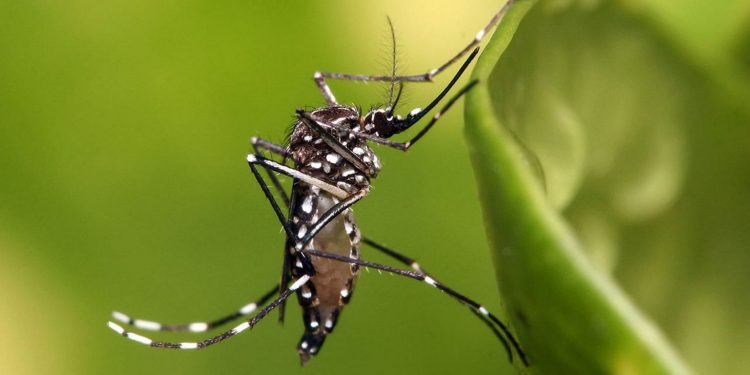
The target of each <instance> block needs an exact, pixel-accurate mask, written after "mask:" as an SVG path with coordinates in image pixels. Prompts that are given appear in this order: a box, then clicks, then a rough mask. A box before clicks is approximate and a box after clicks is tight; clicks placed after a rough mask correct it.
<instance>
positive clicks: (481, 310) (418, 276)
mask: <svg viewBox="0 0 750 375" xmlns="http://www.w3.org/2000/svg"><path fill="white" fill-rule="evenodd" d="M303 251H304V252H305V253H307V254H310V255H312V256H316V257H321V258H328V259H333V260H337V261H339V262H345V263H352V264H358V265H360V266H362V267H367V268H373V269H377V270H381V271H386V272H390V273H393V274H396V275H400V276H404V277H408V278H410V279H414V280H418V281H423V282H425V283H427V284H428V285H430V286H432V287H434V288H436V289H438V290H440V291H442V292H445V293H446V294H448V295H449V296H451V297H452V298H453V299H455V300H457V301H459V302H461V303H462V304H464V305H466V306H468V307H469V308H471V309H472V310H473V311H474V312H476V313H477V314H478V315H481V316H485V317H487V318H488V319H489V320H490V321H492V323H494V324H496V325H497V326H498V327H500V330H502V332H503V334H504V336H505V338H507V341H506V340H505V339H502V340H501V341H502V342H503V345H504V346H505V348H506V351H507V352H508V357H509V358H510V360H511V361H512V360H513V355H512V352H511V349H510V346H509V345H508V341H510V345H512V347H513V349H514V350H515V351H516V353H518V356H519V357H520V359H521V361H522V362H523V364H524V365H526V366H528V365H529V362H528V359H527V358H526V354H525V353H524V352H523V350H522V349H521V345H520V344H519V343H518V341H517V340H516V338H515V337H514V336H513V334H512V333H511V332H510V329H508V326H506V325H505V324H504V323H503V322H502V321H500V319H498V318H497V317H496V316H495V315H494V314H492V313H491V312H489V310H487V309H486V308H485V307H484V306H482V305H480V304H479V303H477V302H475V301H474V300H472V299H470V298H468V297H466V296H464V295H463V294H461V293H459V292H457V291H455V290H453V289H451V288H450V287H448V286H446V285H444V284H442V283H439V282H438V281H437V280H435V279H433V278H432V277H430V276H427V275H425V274H423V273H420V272H414V271H408V270H402V269H399V268H394V267H389V266H386V265H382V264H378V263H373V262H368V261H365V260H360V259H354V258H349V257H345V256H341V255H336V254H331V253H327V252H325V251H319V250H303Z"/></svg>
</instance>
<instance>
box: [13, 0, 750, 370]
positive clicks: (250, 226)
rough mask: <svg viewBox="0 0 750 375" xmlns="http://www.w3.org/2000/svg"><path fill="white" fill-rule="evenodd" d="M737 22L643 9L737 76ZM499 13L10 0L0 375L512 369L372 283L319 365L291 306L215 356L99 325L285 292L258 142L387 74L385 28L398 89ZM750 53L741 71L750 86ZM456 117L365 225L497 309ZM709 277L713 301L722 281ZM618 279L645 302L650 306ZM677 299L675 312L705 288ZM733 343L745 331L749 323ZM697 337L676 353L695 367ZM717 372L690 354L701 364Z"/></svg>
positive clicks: (427, 6) (376, 199) (408, 293)
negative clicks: (300, 350)
mask: <svg viewBox="0 0 750 375" xmlns="http://www.w3.org/2000/svg"><path fill="white" fill-rule="evenodd" d="M633 3H640V2H636V1H634V2H633ZM643 3H645V2H643ZM740 3H741V2H737V1H736V2H727V4H730V5H716V6H714V7H710V6H706V5H701V4H689V2H687V1H685V2H680V1H676V0H664V1H659V2H654V3H652V4H650V5H649V8H648V9H649V11H650V12H652V14H653V17H654V19H658V20H661V21H660V22H661V23H662V24H663V25H664V29H663V31H664V33H666V34H667V35H672V36H676V35H679V36H680V37H679V39H680V40H681V41H682V42H681V43H683V44H681V48H682V49H684V50H685V51H686V55H689V56H693V57H695V60H696V61H699V64H698V65H700V64H711V63H714V64H719V63H720V62H723V61H725V60H726V56H727V54H728V53H729V52H727V51H732V52H731V53H732V54H734V53H735V52H734V51H735V50H736V48H737V47H736V45H735V44H733V40H735V37H736V36H737V35H740V36H742V35H745V36H744V40H748V35H750V32H748V31H747V30H750V28H747V27H745V28H743V26H742V25H746V23H743V22H744V21H746V20H747V19H748V17H746V16H747V14H748V9H747V8H748V7H747V6H742V5H731V4H740ZM499 6H500V5H499V2H498V1H484V0H483V1H472V2H471V4H467V3H465V2H455V1H429V2H427V1H419V2H408V3H402V2H398V1H395V0H387V1H377V2H375V1H366V2H364V1H362V2H343V1H342V2H334V1H321V2H305V1H293V2H291V1H290V2H250V1H213V2H209V1H157V2H154V1H106V2H98V1H87V0H77V1H68V2H64V1H0V29H1V30H2V32H0V285H1V286H0V299H1V300H0V373H3V374H42V373H44V374H52V373H54V374H89V373H90V374H94V373H96V374H133V373H142V374H150V373H179V374H191V373H237V372H241V373H282V374H287V373H302V372H303V371H304V373H307V374H317V373H328V374H335V373H350V372H351V371H355V372H356V373H361V374H371V373H372V374H376V373H377V374H381V373H385V372H388V373H407V372H417V373H426V372H432V373H459V372H460V373H488V372H494V373H496V372H504V373H510V372H511V371H512V369H511V367H510V366H509V365H508V364H507V363H506V360H505V358H504V353H503V352H502V348H501V346H500V345H499V343H497V342H496V340H495V339H494V337H493V336H492V335H491V334H490V333H489V332H487V331H486V328H485V327H484V326H483V325H482V324H481V323H480V322H478V321H476V319H475V318H474V317H473V316H472V315H471V314H469V313H468V312H467V311H465V309H464V308H462V307H461V306H459V305H458V304H456V303H454V302H452V301H450V300H449V299H448V298H446V297H445V296H443V295H440V294H439V293H436V292H435V291H434V290H430V289H428V288H426V287H425V286H424V285H422V284H419V283H415V282H412V281H409V280H402V279H399V278H397V277H392V276H390V275H381V274H379V273H378V272H364V273H363V275H362V277H361V279H360V282H359V284H358V288H357V290H356V293H355V296H354V299H353V303H352V304H351V305H350V306H348V307H347V309H346V310H345V312H344V314H343V316H342V319H341V320H340V323H339V326H338V327H337V331H336V333H335V334H334V335H333V336H331V337H329V339H328V340H327V342H326V345H325V347H324V350H323V351H322V353H321V354H320V355H319V356H318V357H317V358H315V359H314V360H312V361H311V363H310V364H309V365H308V366H307V367H305V368H304V369H301V368H300V366H299V362H298V358H297V354H296V352H295V345H296V344H297V341H298V339H299V337H300V335H301V331H302V328H301V320H300V319H299V312H298V309H297V307H296V302H293V303H292V304H290V309H289V312H288V318H287V322H286V323H285V324H284V326H280V325H279V324H277V323H276V321H275V320H276V316H275V315H273V316H271V318H270V319H268V320H267V321H265V322H263V323H262V324H260V325H259V326H258V327H256V328H255V329H254V330H253V331H251V332H248V333H244V334H243V335H241V336H239V337H236V338H233V339H232V340H230V341H228V342H226V343H224V344H221V345H218V346H215V347H213V348H211V349H208V350H205V351H198V352H192V351H163V350H155V349H149V348H145V347H143V346H140V345H137V344H134V343H132V342H129V341H126V340H124V339H122V338H118V337H117V336H115V335H114V334H113V333H112V332H111V331H110V330H108V329H107V328H106V325H105V323H106V321H107V320H108V319H109V314H110V312H111V310H113V309H118V310H121V311H124V312H127V313H130V314H131V315H134V316H139V317H144V318H149V319H154V320H160V321H172V322H183V321H192V320H204V319H209V318H212V317H215V316H218V315H221V314H224V313H226V312H229V311H232V310H234V309H236V308H237V307H239V306H242V305H243V304H244V303H246V302H248V301H250V300H252V299H254V298H256V297H257V296H259V295H260V294H261V293H262V292H264V291H265V290H266V289H267V288H269V287H270V286H271V285H273V284H274V283H275V282H276V281H277V279H278V274H279V268H280V265H281V251H282V244H283V235H282V232H281V230H280V226H279V225H278V223H277V222H276V219H275V217H274V215H273V213H272V211H271V210H270V207H269V206H268V204H267V202H266V201H265V199H264V198H263V196H262V194H261V191H260V189H259V188H258V187H257V186H256V184H255V182H254V180H253V179H252V176H251V175H250V173H249V170H248V168H247V166H246V163H245V155H246V153H247V152H248V151H249V150H250V146H249V138H250V137H251V136H260V137H265V138H268V139H271V140H274V141H277V142H282V141H283V137H284V134H286V131H287V129H288V127H289V125H290V124H291V123H292V121H293V113H294V109H295V108H298V107H305V106H308V107H314V106H318V105H322V103H323V101H322V99H321V97H320V95H319V94H318V91H317V89H316V87H315V85H314V84H313V81H312V79H311V77H312V72H314V71H315V70H327V71H341V72H351V73H364V72H368V73H369V72H374V73H381V74H382V73H386V74H387V73H388V72H389V69H390V63H391V61H390V57H389V49H390V36H389V33H388V28H387V22H386V15H389V16H390V17H391V18H392V20H393V22H394V25H395V28H396V34H397V39H398V46H399V64H398V67H399V71H400V72H403V73H421V72H424V71H426V70H429V69H431V68H433V67H435V66H436V65H437V64H439V63H440V62H442V61H443V60H444V59H446V58H447V57H449V56H451V55H452V53H454V52H455V51H457V50H458V49H460V48H461V47H463V45H464V44H465V43H466V41H468V40H469V39H471V38H472V37H473V36H474V35H475V33H476V32H477V30H478V29H479V28H480V27H481V26H483V25H484V24H485V22H486V21H487V20H488V19H489V17H490V16H491V14H493V12H495V11H496V10H497V9H498V7H499ZM707 25H708V26H707ZM709 26H711V27H709ZM675 39H678V38H677V37H675ZM745 51H746V50H745ZM732 56H735V55H732ZM747 56H748V54H747V53H745V54H742V53H738V54H736V56H735V57H736V58H737V59H738V60H742V59H743V58H745V60H742V61H745V66H747V59H746V57H747ZM447 78H449V77H441V79H438V80H437V81H438V83H436V84H425V85H410V86H408V87H407V90H406V100H405V101H404V103H405V105H404V110H408V109H410V108H411V107H417V106H423V105H424V103H425V102H426V101H427V100H428V99H429V98H430V97H431V96H433V95H434V94H435V93H436V92H437V91H438V90H439V88H440V87H442V85H441V84H444V83H445V82H446V80H447ZM333 89H334V91H335V92H336V94H337V97H338V98H339V100H340V101H341V102H344V103H356V104H358V105H361V106H362V107H363V108H365V109H367V108H369V106H370V105H374V104H378V103H382V102H384V101H385V100H387V96H386V95H385V90H384V87H383V86H382V85H377V84H355V83H346V82H334V83H333ZM461 117H462V116H461V107H460V106H459V107H457V108H456V109H455V110H454V111H452V112H451V113H449V114H448V115H447V116H446V117H445V118H444V119H443V120H442V122H441V123H440V125H439V126H438V127H437V128H436V129H435V130H434V131H433V132H431V133H430V134H429V136H428V137H427V138H425V139H424V141H423V143H420V144H419V145H418V146H417V147H415V148H414V149H413V150H411V151H410V152H409V153H407V154H403V153H400V152H397V151H393V150H390V149H385V148H380V150H381V151H380V155H381V156H382V159H383V164H384V170H383V173H382V174H381V176H380V177H378V179H377V180H376V181H375V186H374V189H373V192H372V194H371V195H370V196H369V197H368V198H367V199H366V200H364V201H363V202H362V203H361V204H358V205H357V208H356V212H357V213H358V220H359V223H360V226H361V227H362V228H363V229H364V231H365V233H366V234H367V235H368V236H370V237H372V238H375V239H378V240H380V241H381V242H384V243H386V244H388V245H391V246H392V247H395V248H397V249H401V250H402V251H403V252H405V253H407V254H410V255H412V256H414V257H416V258H418V259H420V261H421V263H422V264H423V265H424V266H425V267H426V268H427V269H429V270H430V271H431V272H433V273H434V274H436V275H438V276H440V277H441V278H442V279H443V280H444V281H445V282H447V283H448V284H450V285H452V286H454V287H455V288H456V289H458V290H461V291H464V292H466V293H467V294H468V295H470V296H472V297H475V298H476V299H478V300H480V301H483V303H485V304H486V305H487V306H489V307H490V308H491V309H492V310H495V311H499V310H500V307H501V302H500V299H499V296H498V293H497V289H496V286H495V279H494V275H493V269H492V266H491V262H490V256H489V254H488V249H487V245H486V243H485V239H484V233H483V228H482V222H481V214H480V209H479V203H478V201H477V199H476V188H475V186H474V178H473V176H472V171H471V166H470V163H469V160H468V155H467V152H466V150H465V147H466V146H465V144H464V141H463V138H462V134H461ZM744 134H747V133H744ZM745 217H746V216H745ZM729 247H730V248H733V249H736V248H740V249H741V248H742V247H741V246H740V247H738V246H734V247H732V246H729ZM364 254H366V255H365V256H366V257H367V258H369V259H372V260H378V261H387V259H385V258H384V257H382V256H380V255H379V254H376V253H374V252H373V251H368V250H365V253H364ZM667 256H679V253H677V254H674V253H667ZM738 259H744V258H738ZM660 261H662V262H667V263H668V262H669V261H670V260H669V259H668V258H667V259H661V260H660ZM695 262H700V259H697V260H695ZM745 264H746V263H745ZM615 267H616V266H615ZM737 268H738V269H741V267H737ZM706 272H709V275H705V274H703V275H698V281H700V280H702V279H708V278H709V276H710V275H715V274H716V275H718V274H721V273H722V269H721V268H718V269H713V270H709V271H706ZM616 275H617V276H618V278H620V279H621V280H622V281H623V282H624V283H625V289H626V290H628V291H630V292H632V294H634V298H635V299H636V301H638V302H646V303H648V302H649V301H648V297H649V296H650V294H649V293H648V286H644V285H641V284H639V280H638V279H637V278H636V277H633V276H632V275H631V276H629V275H627V274H619V275H618V274H616ZM746 279H747V278H746V277H745V278H718V279H716V280H715V282H712V283H707V284H701V285H705V288H702V289H701V290H700V292H701V293H703V295H704V296H705V298H712V296H715V295H716V294H714V293H712V292H711V291H712V288H716V289H720V288H721V287H722V286H724V285H725V284H732V283H736V282H737V281H738V280H740V281H743V280H746ZM654 282H655V283H659V282H660V281H659V280H656V281H654ZM670 290H672V291H673V292H672V293H670V294H669V296H670V297H672V298H680V297H681V296H680V293H682V292H684V293H691V291H693V288H692V287H691V286H687V285H686V286H682V287H681V286H679V285H678V286H674V285H672V289H670ZM675 290H676V291H679V292H680V293H677V292H674V291H675ZM735 295H736V294H730V295H729V296H730V297H731V296H735ZM717 298H722V297H721V295H720V297H717ZM722 301H724V300H722ZM664 304H668V300H667V301H660V303H659V304H657V303H655V302H654V301H651V303H650V306H657V307H662V308H663V305H664ZM740 305H742V304H740ZM744 305H746V304H744ZM744 305H742V306H744ZM702 306H704V305H701V307H700V308H702ZM722 306H724V308H731V307H729V305H727V304H724V305H722ZM745 307H746V306H745ZM696 308H698V307H696ZM654 309H656V307H654ZM738 309H739V307H738ZM660 311H662V313H661V314H660V315H659V314H657V315H659V317H660V320H661V321H666V320H668V319H669V314H667V313H664V312H663V310H660ZM741 311H744V310H736V311H735V312H733V313H732V314H730V316H731V319H732V320H733V319H737V318H738V317H741V314H740V313H739V312H741ZM704 313H706V314H707V315H701V314H704ZM695 314H698V315H697V316H699V317H701V318H700V319H697V320H696V321H701V320H710V317H711V316H712V315H711V314H712V312H711V311H708V312H703V311H698V310H696V311H695ZM703 316H705V317H706V318H703ZM727 319H729V318H726V319H723V320H721V321H722V322H726V321H727ZM737 323H738V324H737V327H739V332H747V330H748V326H750V324H748V323H747V322H746V321H739V322H737ZM722 324H724V323H722ZM710 327H712V326H710V325H709V328H710ZM728 327H730V328H731V327H732V326H731V325H729V326H728ZM724 328H726V327H724ZM725 330H726V329H725ZM714 331H715V330H711V329H707V330H704V331H703V332H714ZM151 336H153V337H155V338H160V339H174V340H175V341H186V340H190V335H159V334H157V335H151ZM668 336H669V337H671V338H680V337H681V336H680V335H679V334H676V333H675V332H668ZM688 338H689V339H691V340H689V341H686V343H681V342H679V341H678V342H676V346H677V347H678V349H679V350H681V351H683V352H685V351H687V352H691V353H692V352H694V353H701V352H702V348H701V347H694V346H690V345H692V343H695V342H697V341H696V339H695V338H690V337H688ZM711 340H715V341H714V342H716V343H718V345H721V343H724V344H726V343H727V342H730V343H733V346H734V347H735V349H738V350H744V349H742V348H743V347H744V348H747V347H748V345H747V344H744V345H745V346H742V345H739V347H737V345H734V344H737V343H739V340H736V339H733V341H731V340H723V339H722V337H711ZM688 343H689V344H688ZM726 346H727V347H728V346H729V345H726ZM720 347H721V346H720ZM713 360H715V357H711V356H707V357H706V356H704V357H700V356H697V357H695V358H690V357H688V358H687V361H688V362H689V363H691V364H696V363H697V364H698V366H696V367H699V368H710V363H711V362H712V361H713Z"/></svg>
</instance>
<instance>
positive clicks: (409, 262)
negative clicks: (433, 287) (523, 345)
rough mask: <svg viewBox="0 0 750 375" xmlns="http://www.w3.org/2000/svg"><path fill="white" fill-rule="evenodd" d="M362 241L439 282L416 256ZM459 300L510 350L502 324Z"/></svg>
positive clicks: (366, 239) (369, 240)
mask: <svg viewBox="0 0 750 375" xmlns="http://www.w3.org/2000/svg"><path fill="white" fill-rule="evenodd" d="M362 242H364V243H365V244H367V245H369V246H370V247H372V248H374V249H375V250H378V251H380V252H382V253H383V254H385V255H388V256H389V257H391V258H393V259H396V260H397V261H399V262H401V264H403V265H405V266H409V267H410V268H411V269H413V270H414V271H415V272H417V273H419V274H421V275H424V276H425V277H431V278H432V279H433V280H435V281H436V282H437V280H436V279H435V278H434V277H432V276H431V275H430V273H429V272H427V270H425V269H424V268H422V266H420V265H419V263H417V261H416V260H415V259H414V258H411V257H408V256H406V255H404V254H401V253H399V252H398V251H396V250H393V249H391V248H389V247H387V246H384V245H381V244H379V243H377V242H375V241H373V240H371V239H369V238H363V239H362ZM459 302H461V304H463V305H464V306H466V307H468V308H469V311H471V312H472V313H473V314H474V315H476V316H477V317H478V318H479V319H480V320H482V322H483V323H484V324H486V325H487V327H489V328H490V330H492V332H493V333H494V334H495V336H496V337H497V338H498V339H499V340H500V342H501V343H502V344H503V346H504V347H505V349H506V350H509V346H508V341H507V340H506V338H505V335H504V333H503V332H501V330H502V326H498V325H496V324H495V323H494V322H493V321H492V319H490V318H489V317H488V316H486V315H484V314H481V313H480V312H479V311H478V310H477V309H476V308H474V307H473V306H471V305H467V304H465V303H463V302H462V301H459Z"/></svg>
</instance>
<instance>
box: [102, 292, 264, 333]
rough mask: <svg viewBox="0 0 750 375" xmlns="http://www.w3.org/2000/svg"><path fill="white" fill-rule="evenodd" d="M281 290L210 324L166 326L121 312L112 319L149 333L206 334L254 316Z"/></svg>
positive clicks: (113, 315)
mask: <svg viewBox="0 0 750 375" xmlns="http://www.w3.org/2000/svg"><path fill="white" fill-rule="evenodd" d="M278 290H279V288H278V287H277V286H274V287H273V289H271V290H269V291H268V292H266V294H264V295H263V296H262V297H260V298H259V299H258V300H256V301H254V302H251V303H248V304H246V305H245V306H242V307H241V308H240V309H238V310H237V311H235V312H233V313H231V314H227V315H225V316H223V317H221V318H218V319H214V320H212V321H209V322H193V323H186V324H164V323H159V322H154V321H150V320H143V319H133V318H131V317H129V316H127V315H125V314H123V313H121V312H119V311H114V312H112V318H114V319H115V320H118V321H120V322H121V323H124V324H127V325H130V326H133V327H136V328H140V329H144V330H147V331H169V332H206V331H209V330H212V329H214V328H216V327H219V326H222V325H224V324H226V323H229V322H231V321H233V320H236V319H239V318H241V317H243V316H247V315H250V314H252V313H253V312H254V311H255V310H257V309H258V306H263V305H265V304H266V302H268V301H269V300H270V299H271V298H272V297H273V296H274V294H276V293H277V292H278Z"/></svg>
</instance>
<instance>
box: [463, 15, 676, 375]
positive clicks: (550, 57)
mask: <svg viewBox="0 0 750 375" xmlns="http://www.w3.org/2000/svg"><path fill="white" fill-rule="evenodd" d="M556 4H557V5H559V3H544V4H541V3H540V4H536V2H535V1H519V2H516V3H515V4H514V5H513V6H512V8H511V10H510V11H509V12H508V14H507V15H506V16H505V19H504V20H503V21H502V24H501V25H500V26H499V27H498V29H497V31H496V32H495V35H494V36H493V38H492V40H491V41H490V42H489V44H488V46H487V47H486V49H485V51H484V52H483V54H482V56H481V58H480V60H479V62H478V63H477V66H476V69H475V71H474V74H473V78H474V79H478V80H479V81H480V83H479V85H478V87H477V88H476V89H474V90H472V91H471V92H470V93H469V94H468V97H467V100H466V137H467V140H468V144H469V149H470V154H471V158H472V161H473V165H474V170H475V174H476V178H477V182H478V187H479V193H480V197H481V200H482V206H483V214H484V218H485V226H486V231H487V235H488V237H489V240H490V244H491V246H492V251H493V257H494V261H495V268H496V272H497V277H498V284H499V286H500V288H501V290H502V293H503V295H504V300H505V302H506V304H507V309H508V311H509V316H510V321H511V322H512V324H513V326H514V328H515V330H516V332H517V334H518V336H519V339H520V341H521V344H522V345H523V347H524V349H525V351H526V352H527V355H528V356H529V359H530V361H531V363H532V364H531V367H529V371H531V372H538V373H581V374H597V373H608V374H610V373H615V374H634V373H637V374H651V373H655V374H656V373H677V374H679V373H688V372H689V370H688V369H687V366H686V365H685V364H683V363H682V360H681V359H680V358H679V357H678V355H677V354H676V353H675V351H674V349H672V348H671V346H670V344H669V343H668V342H667V341H666V340H665V339H664V338H663V336H662V334H661V333H660V332H659V329H658V328H656V327H655V326H654V325H653V324H652V323H651V322H649V321H648V319H647V318H646V317H645V316H644V315H643V314H642V313H641V312H640V311H639V310H638V308H636V306H635V305H634V304H633V303H632V301H631V300H630V299H629V298H628V297H627V296H626V295H625V294H624V292H623V291H622V290H621V289H620V288H619V287H618V285H617V284H616V283H615V282H614V281H613V278H612V277H611V275H609V274H608V272H607V271H608V270H610V269H611V268H612V266H613V264H614V263H615V262H616V259H617V257H618V254H617V253H618V251H617V249H618V235H619V232H618V229H619V228H621V226H622V225H623V223H626V224H632V223H640V222H644V221H645V220H648V219H650V218H653V217H655V216H657V215H659V214H660V213H663V212H664V210H665V209H667V208H668V207H669V206H670V205H671V204H672V203H673V201H674V199H675V197H676V196H677V195H678V192H679V191H680V188H681V187H682V183H683V175H684V165H683V164H684V163H683V160H684V158H683V157H684V152H685V150H684V142H683V134H682V133H681V128H680V124H681V121H680V120H681V116H680V113H681V109H682V108H684V106H685V105H686V98H685V97H684V95H682V94H681V93H682V92H684V91H683V89H685V87H684V84H683V80H682V79H681V74H682V73H683V72H684V70H683V69H680V68H679V64H678V63H677V62H675V58H674V56H672V55H671V54H670V53H669V52H668V51H669V49H668V48H665V47H664V46H663V45H662V44H661V41H660V40H659V39H658V38H657V37H656V36H654V35H653V34H652V33H650V32H649V29H648V27H647V26H646V25H644V24H643V23H642V22H639V20H638V18H637V17H635V16H633V15H629V14H627V13H626V12H624V11H623V10H622V9H620V8H617V7H616V6H612V5H590V4H588V5H587V6H557V5H556ZM519 367H521V366H519Z"/></svg>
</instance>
